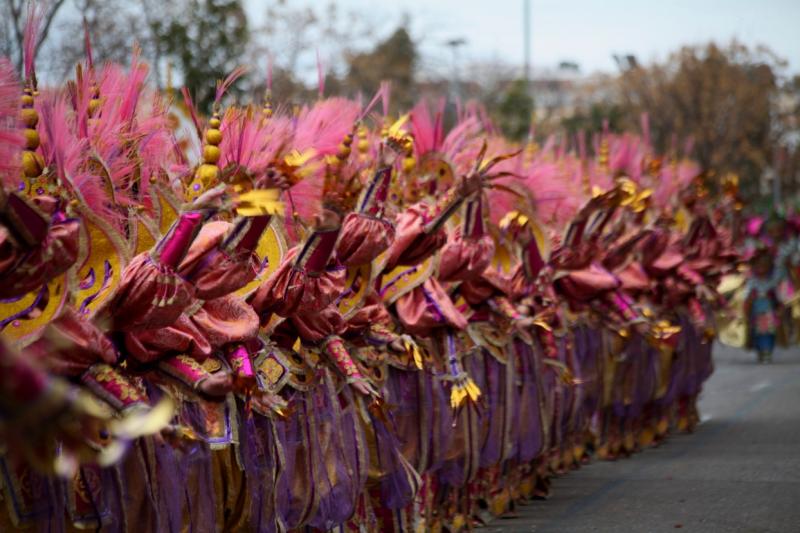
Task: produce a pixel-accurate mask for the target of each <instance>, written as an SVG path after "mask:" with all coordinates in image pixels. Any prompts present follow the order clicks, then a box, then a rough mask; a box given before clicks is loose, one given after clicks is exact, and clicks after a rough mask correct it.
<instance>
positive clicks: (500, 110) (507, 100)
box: [495, 80, 533, 141]
mask: <svg viewBox="0 0 800 533" xmlns="http://www.w3.org/2000/svg"><path fill="white" fill-rule="evenodd" d="M495 115H496V118H497V121H498V125H499V126H500V128H501V129H502V130H503V133H505V134H506V135H507V136H508V137H509V138H510V139H513V140H517V141H519V140H522V139H524V138H525V136H526V135H527V134H528V130H529V128H530V120H531V116H532V115H533V98H531V96H530V94H529V92H528V86H527V83H526V82H525V80H515V81H514V82H512V83H511V85H510V86H509V87H508V89H507V90H506V92H505V93H504V95H503V97H502V99H501V100H500V102H499V104H498V105H497V108H496V110H495Z"/></svg>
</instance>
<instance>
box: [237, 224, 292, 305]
mask: <svg viewBox="0 0 800 533" xmlns="http://www.w3.org/2000/svg"><path fill="white" fill-rule="evenodd" d="M287 248H288V246H287V244H286V238H285V236H284V232H283V224H282V222H281V220H280V219H279V218H276V217H273V218H272V219H271V220H270V223H269V226H267V228H266V229H265V230H264V231H263V232H262V233H261V237H260V238H259V240H258V244H257V245H256V248H255V250H254V251H255V255H256V257H257V258H258V265H259V266H258V272H257V273H256V277H255V278H253V280H252V281H251V282H250V283H248V284H247V285H245V286H244V287H242V288H241V289H239V290H238V291H236V293H235V294H236V295H237V296H242V297H244V296H247V295H249V294H250V293H251V292H253V291H254V290H256V289H257V288H258V287H259V285H261V284H262V283H263V282H264V281H266V280H267V278H269V277H270V275H272V273H273V272H275V270H277V269H278V267H279V266H280V264H281V262H282V261H283V258H284V256H285V255H286V252H287Z"/></svg>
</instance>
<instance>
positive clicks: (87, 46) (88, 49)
mask: <svg viewBox="0 0 800 533" xmlns="http://www.w3.org/2000/svg"><path fill="white" fill-rule="evenodd" d="M83 50H84V53H85V54H86V64H87V65H88V67H89V71H90V72H91V71H92V70H93V69H94V54H92V39H91V37H90V36H89V22H88V21H87V20H86V17H83Z"/></svg>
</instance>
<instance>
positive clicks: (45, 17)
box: [0, 0, 65, 73]
mask: <svg viewBox="0 0 800 533" xmlns="http://www.w3.org/2000/svg"><path fill="white" fill-rule="evenodd" d="M29 3H30V2H29V1H28V0H4V1H3V4H2V8H1V9H2V11H3V13H2V14H0V16H2V18H3V21H4V24H3V29H2V31H3V33H4V35H2V36H1V37H2V38H3V43H4V49H3V53H4V54H5V55H7V56H8V57H10V58H11V59H12V60H13V61H14V64H15V65H16V67H17V71H18V72H20V73H21V72H22V62H23V57H22V53H23V50H22V43H23V41H24V38H25V23H26V22H27V15H28V5H29ZM64 3H65V0H49V1H46V2H40V3H39V9H41V12H42V29H41V32H40V34H39V39H38V42H37V43H36V48H35V50H34V59H35V58H36V56H37V55H38V54H39V50H40V48H41V47H42V43H43V42H44V41H45V39H47V36H48V34H49V33H50V27H51V26H52V25H53V21H54V20H55V18H56V15H57V14H58V12H59V11H60V10H61V8H62V7H63V6H64Z"/></svg>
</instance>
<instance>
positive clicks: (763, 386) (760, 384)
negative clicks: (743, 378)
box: [750, 380, 772, 392]
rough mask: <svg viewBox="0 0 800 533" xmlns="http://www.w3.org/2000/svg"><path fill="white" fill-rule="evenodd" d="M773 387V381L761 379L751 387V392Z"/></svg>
mask: <svg viewBox="0 0 800 533" xmlns="http://www.w3.org/2000/svg"><path fill="white" fill-rule="evenodd" d="M770 387H772V382H771V381H769V380H764V381H759V382H758V383H756V384H755V385H753V386H751V387H750V392H758V391H762V390H764V389H768V388H770Z"/></svg>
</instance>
